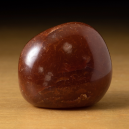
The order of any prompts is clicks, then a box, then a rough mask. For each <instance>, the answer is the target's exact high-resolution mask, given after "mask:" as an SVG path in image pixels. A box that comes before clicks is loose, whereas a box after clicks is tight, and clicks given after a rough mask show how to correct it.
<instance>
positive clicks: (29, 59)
mask: <svg viewBox="0 0 129 129" xmlns="http://www.w3.org/2000/svg"><path fill="white" fill-rule="evenodd" d="M39 51H40V46H36V47H35V46H34V47H33V48H32V49H31V50H30V51H29V53H27V56H26V59H25V63H26V65H27V66H29V67H30V68H32V66H33V64H34V62H35V60H36V58H37V56H38V53H39Z"/></svg>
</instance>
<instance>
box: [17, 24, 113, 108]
mask: <svg viewBox="0 0 129 129" xmlns="http://www.w3.org/2000/svg"><path fill="white" fill-rule="evenodd" d="M18 76H19V85H20V90H21V93H22V95H23V96H24V98H25V99H26V100H27V101H28V102H29V103H31V104H33V105H34V106H38V107H44V108H75V107H85V106H90V105H93V104H95V103H96V102H98V101H99V100H100V99H101V98H102V97H103V96H104V94H105V93H106V91H107V89H108V87H109V85H110V82H111V77H112V65H111V59H110V55H109V52H108V49H107V46H106V44H105V42H104V40H103V39H102V37H101V36H100V35H99V33H98V32H97V31H96V30H94V29H93V28H92V27H90V26H89V25H87V24H84V23H80V22H69V23H65V24H61V25H58V26H55V27H53V28H50V29H48V30H46V31H44V32H42V33H40V34H39V35H37V36H35V37H34V38H33V39H31V40H30V41H29V42H28V43H27V44H26V46H25V47H24V49H23V51H22V52H21V55H20V58H19V66H18Z"/></svg>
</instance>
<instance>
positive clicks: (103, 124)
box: [0, 21, 129, 129]
mask: <svg viewBox="0 0 129 129" xmlns="http://www.w3.org/2000/svg"><path fill="white" fill-rule="evenodd" d="M53 25H55V24H54V23H53V24H52V25H50V24H49V23H47V24H41V25H36V24H34V25H29V24H28V25H25V24H22V25H14V24H10V25H2V26H1V27H0V129H41V128H42V129H128V128H129V26H127V25H128V24H126V25H124V24H120V23H119V24H117V22H113V23H110V24H109V23H108V21H107V22H105V23H103V24H102V23H101V22H100V23H92V26H93V27H94V28H95V29H97V30H98V31H99V33H100V34H101V35H102V37H103V38H104V40H105V41H106V43H107V46H108V48H109V51H110V54H111V58H112V65H113V77H112V83H111V85H110V88H109V90H108V92H107V93H106V94H105V96H104V97H103V98H102V99H101V101H99V102H98V103H97V104H95V105H94V106H92V107H88V108H83V109H76V110H54V109H43V108H36V107H33V106H32V105H31V104H29V103H27V102H26V101H25V100H24V99H23V97H22V96H21V93H20V91H19V85H18V75H17V67H18V58H19V54H20V52H21V50H22V49H23V47H24V45H25V44H26V43H27V42H28V40H30V39H31V38H32V37H33V36H35V35H36V34H38V33H40V32H41V31H43V30H45V29H47V28H49V27H52V26H53Z"/></svg>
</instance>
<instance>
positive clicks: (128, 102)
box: [39, 91, 129, 111]
mask: <svg viewBox="0 0 129 129" xmlns="http://www.w3.org/2000/svg"><path fill="white" fill-rule="evenodd" d="M126 107H129V92H128V91H112V92H107V93H106V95H105V96H104V97H103V99H102V100H100V101H99V102H98V103H96V104H95V105H93V106H89V107H83V108H69V109H46V110H56V111H92V110H115V109H116V110H117V109H121V108H126ZM39 109H43V108H39Z"/></svg>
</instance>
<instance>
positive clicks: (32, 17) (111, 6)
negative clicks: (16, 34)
mask: <svg viewBox="0 0 129 129" xmlns="http://www.w3.org/2000/svg"><path fill="white" fill-rule="evenodd" d="M113 19H117V22H119V20H120V21H121V22H122V21H124V22H126V20H127V19H129V4H128V2H123V1H117V2H106V1H103V2H96V1H70V2H68V1H60V2H59V1H48V2H47V1H42V2H41V1H34V2H32V1H30V2H19V1H15V2H13V1H5V2H1V3H0V25H3V24H19V25H24V24H32V25H34V24H43V23H44V24H45V23H47V24H48V23H51V24H53V25H56V24H60V23H64V22H69V21H81V22H86V23H91V24H92V22H97V21H98V20H99V21H100V20H108V21H109V22H111V21H112V20H113Z"/></svg>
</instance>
